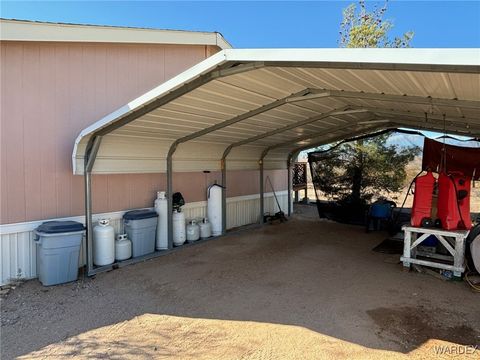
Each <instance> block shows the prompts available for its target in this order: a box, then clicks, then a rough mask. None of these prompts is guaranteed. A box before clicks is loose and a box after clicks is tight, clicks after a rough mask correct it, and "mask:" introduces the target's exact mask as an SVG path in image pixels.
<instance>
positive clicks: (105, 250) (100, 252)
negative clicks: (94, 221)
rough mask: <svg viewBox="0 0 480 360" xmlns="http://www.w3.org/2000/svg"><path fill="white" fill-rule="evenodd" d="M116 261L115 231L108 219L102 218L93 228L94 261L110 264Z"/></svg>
mask: <svg viewBox="0 0 480 360" xmlns="http://www.w3.org/2000/svg"><path fill="white" fill-rule="evenodd" d="M114 261H115V231H114V230H113V226H111V225H110V221H109V220H108V219H102V220H100V221H99V222H98V225H97V226H95V227H94V228H93V263H94V264H95V265H97V266H103V265H110V264H112V263H113V262H114Z"/></svg>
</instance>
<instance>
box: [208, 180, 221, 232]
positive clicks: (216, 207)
mask: <svg viewBox="0 0 480 360" xmlns="http://www.w3.org/2000/svg"><path fill="white" fill-rule="evenodd" d="M223 190H224V189H223V187H222V186H221V185H218V184H213V185H210V186H209V187H208V190H207V214H208V215H207V217H208V220H209V221H210V224H211V225H212V235H213V236H218V235H222V191H223Z"/></svg>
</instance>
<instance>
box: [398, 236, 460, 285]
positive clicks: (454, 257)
mask: <svg viewBox="0 0 480 360" xmlns="http://www.w3.org/2000/svg"><path fill="white" fill-rule="evenodd" d="M402 230H403V231H404V232H405V237H404V243H403V256H402V257H400V260H401V261H402V262H403V266H405V267H406V268H410V265H411V264H418V265H424V266H431V267H434V268H438V269H444V270H450V271H453V276H455V277H461V276H462V273H463V272H464V271H465V243H466V239H467V236H468V233H469V231H468V230H455V231H449V230H441V229H434V228H419V227H413V226H404V227H403V228H402ZM430 235H434V236H435V237H436V238H437V239H438V240H439V241H440V242H441V243H442V245H443V246H445V248H446V249H447V251H448V252H449V253H450V254H451V256H448V255H441V254H436V253H428V252H422V251H419V250H418V249H417V246H418V245H420V244H421V243H422V242H423V241H424V240H426V239H427V238H428V237H429V236H430ZM418 255H420V256H423V257H427V258H429V260H421V259H417V256H418ZM438 260H449V261H453V265H449V264H445V263H443V262H440V261H438Z"/></svg>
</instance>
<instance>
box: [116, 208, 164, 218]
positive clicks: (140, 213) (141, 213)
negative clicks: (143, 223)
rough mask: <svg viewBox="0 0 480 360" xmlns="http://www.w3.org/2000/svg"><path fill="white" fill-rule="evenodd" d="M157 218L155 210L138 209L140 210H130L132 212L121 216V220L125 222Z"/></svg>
mask: <svg viewBox="0 0 480 360" xmlns="http://www.w3.org/2000/svg"><path fill="white" fill-rule="evenodd" d="M157 216H158V214H157V212H156V211H155V210H150V209H140V210H132V211H128V212H126V213H125V214H124V215H123V218H124V219H125V220H142V219H150V218H153V217H157Z"/></svg>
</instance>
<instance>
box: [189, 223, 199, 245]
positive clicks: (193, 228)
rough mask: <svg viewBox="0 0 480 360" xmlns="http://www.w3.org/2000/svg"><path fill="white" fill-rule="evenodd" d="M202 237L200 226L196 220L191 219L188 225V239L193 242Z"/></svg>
mask: <svg viewBox="0 0 480 360" xmlns="http://www.w3.org/2000/svg"><path fill="white" fill-rule="evenodd" d="M198 239H200V226H198V224H197V221H196V220H191V221H189V222H188V225H187V241H188V242H193V241H197V240H198Z"/></svg>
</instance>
